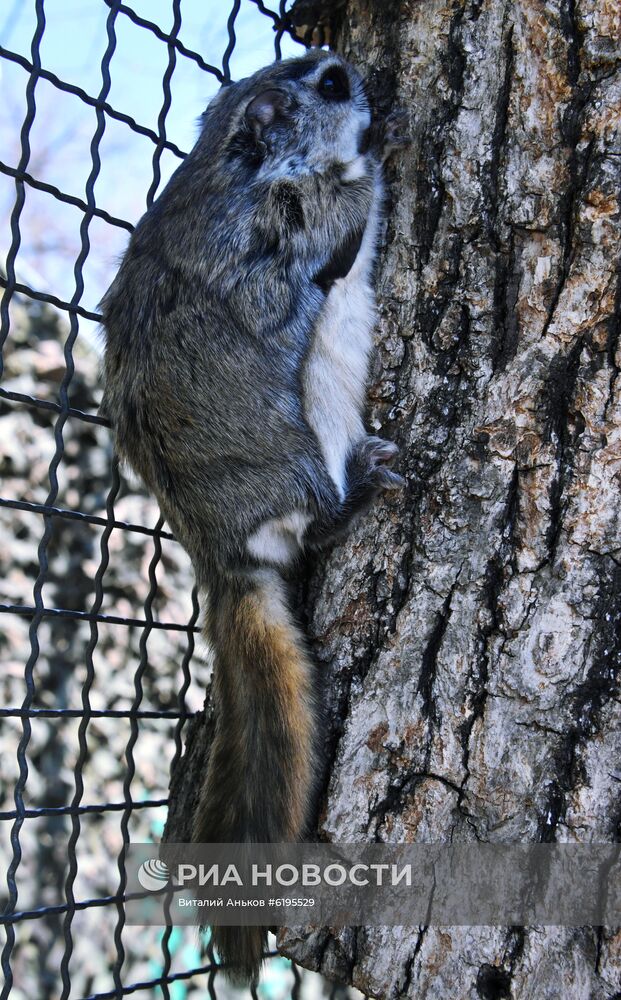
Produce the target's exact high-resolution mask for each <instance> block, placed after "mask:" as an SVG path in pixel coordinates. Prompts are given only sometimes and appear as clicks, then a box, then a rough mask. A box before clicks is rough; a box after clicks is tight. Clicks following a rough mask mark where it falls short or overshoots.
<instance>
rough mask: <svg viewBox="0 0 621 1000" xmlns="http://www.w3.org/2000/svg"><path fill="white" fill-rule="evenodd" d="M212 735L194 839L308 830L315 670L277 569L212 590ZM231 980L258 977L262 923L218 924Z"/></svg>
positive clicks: (275, 837)
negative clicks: (213, 729)
mask: <svg viewBox="0 0 621 1000" xmlns="http://www.w3.org/2000/svg"><path fill="white" fill-rule="evenodd" d="M206 637H207V639H208V641H209V642H210V644H211V646H212V647H213V650H214V658H215V664H214V692H215V697H216V710H217V720H216V732H215V737H214V741H213V744H212V747H211V754H210V758H209V767H208V771H207V779H206V782H205V786H204V788H203V790H202V792H201V799H200V803H199V807H198V810H197V814H196V818H195V822H194V831H193V839H194V841H195V842H196V843H282V842H288V841H295V840H298V839H299V838H300V837H301V836H302V835H303V833H304V828H305V825H306V822H307V814H308V808H309V802H310V797H311V786H312V775H313V767H312V757H313V739H314V730H315V726H314V707H313V683H312V667H311V664H310V661H309V659H308V657H307V656H306V654H305V652H304V649H303V639H302V636H301V635H300V634H299V631H298V630H297V628H296V627H295V625H294V623H293V621H292V620H291V615H290V613H289V611H288V609H287V606H286V601H285V595H284V588H283V584H282V581H281V579H280V577H279V576H278V574H277V573H276V572H275V571H272V570H261V571H257V572H256V573H255V574H253V575H252V576H248V577H243V578H242V577H230V578H228V579H226V580H220V581H218V583H216V585H215V587H213V589H212V591H211V592H210V595H209V610H208V616H207V623H206ZM213 942H214V944H215V946H216V949H217V950H218V953H219V955H220V957H221V959H222V960H223V961H224V962H226V963H227V965H230V967H231V975H232V978H235V979H237V980H238V981H239V980H241V981H246V982H250V981H253V980H255V979H256V978H257V975H258V972H259V969H260V965H261V954H262V952H263V949H264V946H265V943H266V931H265V929H264V928H262V927H216V928H214V930H213Z"/></svg>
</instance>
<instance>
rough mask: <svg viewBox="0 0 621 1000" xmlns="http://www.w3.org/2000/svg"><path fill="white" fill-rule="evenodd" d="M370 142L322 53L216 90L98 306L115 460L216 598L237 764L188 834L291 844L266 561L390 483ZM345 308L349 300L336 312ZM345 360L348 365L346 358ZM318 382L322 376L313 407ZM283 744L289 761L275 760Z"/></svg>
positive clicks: (222, 734)
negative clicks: (373, 379)
mask: <svg viewBox="0 0 621 1000" xmlns="http://www.w3.org/2000/svg"><path fill="white" fill-rule="evenodd" d="M328 71H330V72H331V74H332V84H334V81H335V80H336V83H337V84H338V85H339V86H341V89H343V88H344V90H343V93H341V94H340V96H339V94H338V86H337V96H336V97H335V96H334V88H332V90H331V91H329V93H328V96H326V92H325V91H326V88H327V87H328V86H329V85H330V86H331V84H330V81H329V80H328V81H327V82H326V79H325V77H326V73H327V72H328ZM344 80H345V82H346V86H345V83H344V82H343V81H344ZM339 81H340V83H339ZM380 136H381V137H382V139H383V136H382V129H378V128H377V126H376V125H374V126H373V127H371V109H370V106H369V102H368V98H367V95H366V93H365V88H364V85H363V82H362V79H361V77H360V76H359V74H358V73H357V72H356V71H355V70H354V69H353V68H352V67H350V66H348V65H347V64H346V63H345V62H344V61H343V60H342V59H340V58H339V57H338V56H336V55H334V54H331V53H326V52H320V51H315V52H311V53H308V54H307V55H305V56H303V57H302V58H301V59H296V60H289V61H287V62H282V63H278V64H275V65H273V66H270V67H268V68H266V69H264V70H261V71H260V72H258V73H256V74H255V75H254V76H252V77H250V78H248V79H247V80H242V81H240V82H239V83H236V84H233V85H232V86H229V87H227V88H225V89H223V90H222V91H221V92H220V94H219V95H218V96H217V97H216V98H215V99H214V101H212V103H211V104H210V105H209V107H208V108H207V111H206V113H205V115H204V118H203V123H202V130H201V133H200V137H199V139H198V142H197V143H196V146H195V147H194V149H193V150H192V152H191V153H190V155H189V156H188V157H187V159H186V160H185V161H184V162H183V164H182V165H181V166H180V167H179V169H178V170H177V172H176V173H175V175H174V176H173V177H172V178H171V180H170V182H169V184H168V186H167V187H166V189H165V190H164V192H163V193H162V195H161V196H160V197H159V198H158V200H157V201H156V202H155V204H154V205H153V206H152V207H151V209H150V210H149V211H148V212H147V214H146V215H145V216H144V218H143V219H142V220H141V221H140V222H139V224H138V226H137V227H136V230H135V232H134V234H133V236H132V238H131V241H130V244H129V248H128V250H127V253H126V254H125V258H124V260H123V262H122V265H121V268H120V270H119V273H118V275H117V277H116V279H115V281H114V282H113V284H112V286H111V288H110V289H109V291H108V292H107V294H106V296H105V298H104V301H103V313H104V325H105V329H106V334H107V346H106V358H105V396H104V404H103V407H104V410H105V412H106V413H107V414H108V415H109V417H110V418H111V420H112V422H113V424H114V427H115V434H116V441H117V446H118V450H119V452H120V454H121V455H122V456H124V457H125V458H126V459H127V460H128V461H129V463H130V464H131V465H132V466H133V468H134V469H135V470H136V471H137V472H138V473H139V474H140V475H141V476H142V478H143V479H144V481H145V482H146V483H147V484H148V486H149V487H150V488H151V489H152V490H153V492H154V493H155V494H156V496H157V498H158V500H159V502H160V505H161V508H162V511H163V513H164V515H165V517H166V518H167V520H168V521H169V523H170V525H171V527H172V529H173V531H174V532H175V534H176V535H177V537H178V538H179V540H180V541H181V542H182V544H183V545H184V546H185V547H186V549H187V550H188V552H189V553H190V555H191V557H192V560H193V562H194V566H195V569H196V574H197V579H198V582H199V584H200V585H201V586H202V587H204V588H205V589H207V590H208V591H209V592H210V594H211V598H210V600H211V611H210V614H209V616H208V621H207V626H206V634H207V638H208V639H209V640H210V641H212V643H213V644H214V647H215V653H216V657H215V663H216V671H220V675H219V676H220V680H219V683H217V684H216V691H217V692H218V712H219V718H220V723H219V727H218V734H219V735H218V737H217V739H218V741H219V742H218V745H217V746H216V747H215V748H214V750H213V751H212V761H213V762H214V764H213V767H216V766H218V765H217V764H216V763H215V762H216V761H218V760H221V761H222V760H224V759H226V755H227V753H229V751H230V753H233V752H234V753H235V754H236V755H237V763H236V765H235V766H234V767H232V768H229V769H228V773H227V775H226V776H224V785H223V786H222V785H218V775H215V774H214V772H213V768H212V769H211V770H210V773H209V776H208V780H207V782H206V786H205V787H206V789H207V792H205V794H204V796H203V800H202V803H201V810H200V816H199V819H198V820H197V825H196V828H195V835H196V838H197V839H210V838H216V837H217V838H218V839H220V840H222V839H224V840H226V839H230V840H234V839H236V838H240V837H242V838H243V839H248V840H253V839H254V840H257V839H261V838H262V837H264V838H266V839H268V838H271V839H278V838H279V837H280V838H281V839H291V838H292V837H293V838H295V837H299V836H301V835H302V834H303V832H304V831H303V827H304V812H305V808H304V806H303V805H300V804H298V807H296V809H297V811H296V815H295V818H294V819H293V818H292V817H286V816H283V814H282V813H283V810H284V811H286V809H287V805H286V803H287V801H292V800H293V797H294V792H295V798H296V801H298V800H300V801H302V799H303V800H304V801H305V802H306V803H308V799H309V797H310V780H311V779H310V775H311V774H312V772H313V770H314V769H313V766H312V762H311V757H312V746H311V745H310V743H311V742H312V741H310V740H309V736H308V733H309V732H311V731H312V722H313V706H312V698H311V697H310V695H309V693H308V682H307V677H308V667H307V666H306V665H305V661H304V656H303V650H301V647H300V644H299V640H298V637H297V635H296V633H295V628H294V626H293V624H292V623H291V622H290V621H289V619H288V618H287V616H286V615H284V617H283V614H280V615H279V616H276V618H277V619H278V620H275V621H273V622H272V621H271V620H268V619H270V615H271V612H270V607H271V605H270V601H269V600H268V599H267V597H266V596H261V595H262V594H264V591H265V580H268V581H269V579H270V576H269V574H268V576H267V577H266V576H265V568H266V567H267V566H270V565H272V566H278V565H282V564H284V563H287V562H290V561H291V560H292V559H293V558H295V556H296V555H297V554H298V553H299V551H300V550H301V548H302V547H303V546H304V545H305V544H309V545H311V544H322V543H323V542H325V541H326V540H327V539H329V538H331V537H334V536H335V535H337V534H338V533H339V531H342V530H344V529H345V528H346V527H347V524H348V523H349V521H350V519H351V517H352V516H353V514H355V513H356V511H357V510H359V509H361V508H362V507H364V506H365V505H366V504H368V502H369V501H370V500H371V499H372V497H373V496H374V495H375V494H376V493H377V492H378V490H379V489H383V488H391V487H394V486H395V485H398V483H399V481H400V479H399V477H398V476H397V475H396V474H395V473H393V472H391V471H390V470H389V468H388V466H389V465H390V464H391V462H392V461H393V459H394V457H395V451H396V449H394V447H392V446H387V445H386V443H385V442H381V441H379V439H376V438H369V437H368V436H367V435H366V432H365V431H364V427H363V424H362V406H363V397H364V380H365V376H366V355H367V352H368V349H369V346H370V328H371V325H372V317H373V296H372V293H371V290H370V284H369V282H370V276H371V270H372V265H373V259H374V256H375V252H376V247H375V243H376V232H377V220H378V215H379V202H380V199H381V162H380V161H381V152H382V151H381V148H380V146H381V140H380V138H378V137H380ZM361 246H362V250H361V252H360V255H359V254H358V251H359V250H360V248H361ZM357 258H359V259H358V260H357ZM348 301H351V302H352V303H355V304H356V305H355V310H354V312H353V313H352V315H351V316H349V319H348V323H345V324H343V323H342V317H343V314H344V303H347V302H348ZM331 303H332V304H333V305H332V307H331ZM337 306H338V308H337ZM356 310H358V312H356ZM345 312H347V309H345ZM332 315H334V316H335V317H336V320H335V322H334V323H332V325H331V320H330V317H331V316H332ZM358 315H359V316H360V322H359V323H358V322H357V319H356V317H357V316H358ZM339 337H340V341H339ZM358 337H359V343H358V341H357V339H356V338H358ZM333 347H334V348H335V349H334V350H332V348H333ZM352 351H353V354H351V352H352ZM348 352H349V354H348ZM360 352H362V353H360ZM354 355H355V356H356V360H355V363H354V364H353V365H352V367H351V371H348V372H346V371H345V368H343V369H342V370H339V365H341V364H342V365H344V366H347V364H348V361H347V358H348V357H350V358H351V357H353V356H354ZM313 380H315V382H316V383H317V385H321V386H322V387H323V386H325V390H324V389H323V388H322V390H321V396H322V398H320V399H318V398H317V397H318V394H317V392H315V391H314V384H313ZM331 400H333V405H332V407H330V401H331ZM346 411H347V412H346ZM341 434H342V435H345V437H339V435H341ZM337 439H338V440H337ZM326 458H327V461H328V462H329V464H330V468H328V465H327V462H326ZM244 581H245V582H244ZM277 603H278V602H276V604H277ZM274 606H276V605H274ZM261 616H264V618H265V627H264V626H263V625H262V624H261ZM210 622H211V625H210ZM244 623H250V624H249V625H248V626H247V625H246V624H244ZM234 627H235V628H238V629H239V628H242V629H244V630H245V629H246V628H247V627H248V629H249V630H250V632H249V634H250V633H251V634H252V635H253V637H254V638H253V642H254V643H255V646H254V651H253V650H248V648H247V646H245V645H244V642H243V641H242V639H243V637H240V641H237V639H235V641H229V640H228V639H227V636H229V634H230V630H231V629H232V628H234ZM258 643H263V644H264V647H265V648H263V647H262V648H261V649H259V648H258V645H257V644H258ZM255 652H256V664H257V669H258V671H259V673H258V675H257V677H258V679H257V681H256V683H255V688H256V690H255V691H254V693H253V696H252V700H251V701H248V705H247V709H246V711H247V712H248V713H250V715H249V716H248V717H247V718H246V721H245V722H244V723H243V724H242V721H241V716H240V699H242V700H243V699H244V697H246V695H245V690H246V688H247V687H248V685H247V684H242V683H241V681H240V682H236V681H235V678H234V677H233V676H232V674H233V673H234V672H235V671H236V669H237V668H236V666H235V663H236V662H237V663H240V678H241V677H242V676H243V673H244V671H246V670H252V668H253V662H252V661H253V660H254V658H255ZM240 658H241V660H243V663H241V662H240ZM291 658H293V659H294V660H295V664H293V663H291V662H290V660H291ZM242 666H243V668H244V671H242V670H241V667H242ZM294 666H295V669H294ZM225 672H226V674H227V676H226V677H225ZM246 676H248V675H246ZM261 685H262V686H261ZM274 685H279V686H281V687H279V690H284V688H285V687H286V689H287V691H289V690H291V691H295V692H298V693H296V694H295V695H294V697H295V699H296V701H295V704H296V706H297V709H295V710H294V711H293V712H289V711H288V710H287V711H285V709H284V708H281V709H280V710H279V711H280V716H279V719H280V721H279V723H278V725H279V727H280V728H279V729H278V733H279V734H280V735H278V736H277V735H274V736H273V737H270V732H271V731H273V729H274V726H275V722H274V720H273V711H274V710H273V709H272V708H271V707H270V706H271V705H273V704H274V702H273V696H274V695H275V694H276V693H277V692H276V691H275V689H274ZM259 689H260V690H259ZM248 698H249V696H248ZM296 711H297V715H298V717H299V719H300V725H299V726H297V724H296V718H295V717H296ZM242 714H243V713H242ZM250 717H252V718H253V719H254V720H255V725H254V727H253V726H249V725H248V718H250ZM283 720H284V721H283ZM270 727H272V728H271V729H270ZM283 727H284V728H283ZM285 730H286V731H287V734H288V735H287V737H286V738H285V737H284V735H283V734H284V733H285ZM259 737H260V739H259ZM270 739H273V741H274V742H273V743H272V746H271V747H270V746H268V744H269V741H270ZM300 741H302V743H303V745H301V743H300ZM257 742H258V743H259V744H260V745H261V746H263V747H264V755H263V757H261V756H259V757H257V749H256V745H257ZM251 746H252V752H251V749H250V748H251ZM276 747H282V748H283V753H285V754H287V755H289V759H288V760H283V761H282V762H279V758H278V752H277V750H276ZM233 748H234V749H233ZM287 748H291V749H287ZM251 753H252V759H250V757H251ZM262 768H264V769H265V770H264V771H263V773H264V774H265V781H266V788H267V789H268V790H267V791H266V793H265V797H266V799H267V800H269V796H270V792H269V787H270V783H273V785H272V787H280V793H279V795H278V796H277V797H275V800H274V803H273V804H271V803H270V807H271V808H272V812H273V814H272V815H269V816H268V815H265V816H263V815H262V814H261V813H260V812H259V811H257V810H256V809H251V808H250V803H251V802H252V801H254V798H253V796H256V789H250V788H248V787H247V785H245V784H244V781H245V775H246V774H250V773H253V774H255V775H256V774H257V773H261V769H262ZM278 783H280V785H278ZM216 787H218V795H219V796H220V797H221V798H222V801H225V802H227V803H228V807H227V809H226V811H223V810H222V809H221V808H218V809H216V808H215V806H214V808H210V804H209V802H208V801H206V800H205V795H207V796H209V795H211V796H212V805H214V801H213V796H214V795H215V792H214V791H213V790H214V789H215V788H216ZM209 789H211V790H212V791H211V792H209ZM278 810H280V812H278ZM306 811H307V805H306ZM276 813H277V814H276ZM251 815H256V816H257V817H258V818H257V819H255V820H252V823H254V824H255V825H254V826H252V824H250V826H249V822H250V821H249V820H248V816H251ZM225 816H226V817H230V818H226V819H225V818H224V817H225ZM223 940H224V939H223ZM226 940H227V942H228V940H229V939H228V938H227V939H226ZM255 943H256V942H255ZM222 947H223V948H224V950H225V951H226V950H227V949H228V951H229V952H230V953H231V955H233V953H234V961H235V962H237V964H238V966H239V967H240V968H241V970H242V975H245V976H246V977H252V976H254V975H255V974H256V956H255V957H252V954H251V952H252V949H251V947H250V944H248V946H247V947H246V945H245V944H244V939H243V934H242V938H240V940H237V942H236V944H235V946H233V945H232V944H229V943H226V942H225V943H224V944H223V945H222ZM244 949H246V951H244ZM245 953H246V954H247V959H244V958H243V955H244V954H245ZM240 955H241V956H242V957H241V958H240V957H239V956H240Z"/></svg>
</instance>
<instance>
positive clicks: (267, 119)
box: [201, 49, 371, 178]
mask: <svg viewBox="0 0 621 1000" xmlns="http://www.w3.org/2000/svg"><path fill="white" fill-rule="evenodd" d="M370 124H371V108H370V104H369V100H368V97H367V94H366V91H365V87H364V82H363V79H362V77H361V75H360V74H359V73H358V72H357V71H356V70H355V69H354V68H353V67H352V66H350V65H349V63H347V62H345V60H344V59H342V58H341V57H340V56H338V55H336V54H335V53H332V52H325V51H322V50H317V49H315V50H312V51H310V52H308V53H307V54H306V55H304V56H302V57H301V58H300V59H288V60H286V61H283V62H278V63H274V64H273V65H272V66H268V67H267V68H266V69H262V70H259V72H258V73H255V74H254V76H251V77H248V79H246V80H240V81H239V82H238V83H235V84H232V85H230V86H228V87H223V88H222V90H221V91H220V93H219V94H218V95H217V96H216V98H215V99H214V100H213V101H212V102H211V104H210V105H209V107H208V108H207V111H206V112H205V115H204V118H203V134H202V137H201V138H202V139H203V140H208V144H207V148H208V147H209V146H211V148H212V149H213V143H214V142H217V144H218V148H219V151H222V138H223V136H224V137H225V156H226V157H227V159H228V161H229V164H230V165H231V166H233V163H234V162H235V161H236V160H237V161H240V162H244V163H246V164H248V165H250V166H251V167H252V169H253V170H256V171H257V173H259V174H260V175H261V176H264V177H265V178H269V177H278V176H294V175H296V174H304V173H310V172H315V171H319V172H321V171H322V169H324V168H329V167H330V166H332V165H333V164H348V163H352V162H353V161H355V160H356V158H357V157H358V156H359V155H360V154H361V153H364V152H365V151H366V148H367V136H368V131H369V127H370ZM216 137H217V138H216Z"/></svg>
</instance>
